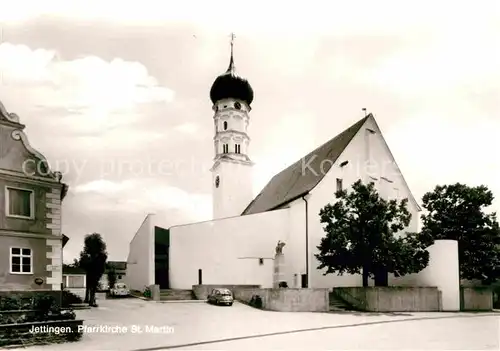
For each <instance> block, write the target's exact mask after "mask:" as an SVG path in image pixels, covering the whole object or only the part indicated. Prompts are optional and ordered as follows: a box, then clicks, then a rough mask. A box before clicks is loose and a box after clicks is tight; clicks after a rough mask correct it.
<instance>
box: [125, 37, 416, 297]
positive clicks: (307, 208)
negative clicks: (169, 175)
mask: <svg viewBox="0 0 500 351" xmlns="http://www.w3.org/2000/svg"><path fill="white" fill-rule="evenodd" d="M210 99H211V101H212V103H213V121H214V139H213V140H214V145H213V147H214V164H213V167H212V169H211V172H212V175H213V182H212V192H213V220H211V221H206V222H200V223H189V224H185V225H179V226H174V227H170V228H164V227H162V225H161V223H162V221H161V220H160V219H158V218H156V215H154V214H150V215H148V216H147V217H146V218H145V220H144V222H143V223H142V225H141V226H140V228H139V230H138V231H137V233H136V235H135V237H134V238H133V239H132V241H131V242H130V251H129V257H128V260H127V276H126V279H127V283H128V284H129V285H130V288H131V289H137V290H142V289H143V288H144V286H149V285H153V284H158V285H160V288H161V289H191V288H192V286H193V285H196V284H201V283H203V284H221V285H222V284H224V285H226V284H227V285H239V284H253V285H261V286H262V287H263V288H270V287H272V285H273V258H274V253H275V248H276V244H277V243H278V241H281V242H283V243H285V246H284V247H283V249H282V252H283V256H284V271H285V274H284V279H285V280H286V282H287V284H288V286H289V287H291V288H301V287H302V288H306V287H309V288H331V287H334V286H351V287H352V286H362V277H361V275H344V276H337V275H328V276H324V275H323V271H320V270H318V269H317V267H318V265H319V262H318V261H317V260H316V258H315V254H316V253H317V246H318V245H319V243H320V240H321V238H322V237H324V235H325V233H324V231H323V228H322V225H321V223H320V218H319V212H320V209H321V208H323V207H324V206H325V205H326V204H328V203H331V202H332V201H335V196H334V194H335V192H336V191H337V190H339V189H342V188H349V187H351V185H352V184H353V183H354V182H356V181H357V180H359V179H361V180H362V181H364V182H366V183H369V182H373V183H375V185H376V187H377V189H378V191H379V193H380V194H381V196H382V197H384V198H386V199H403V198H407V199H408V200H409V201H408V209H409V211H410V212H411V214H412V221H411V223H410V226H409V228H408V231H417V230H418V217H419V211H420V207H419V205H418V204H417V201H416V200H415V198H414V197H413V195H412V193H411V191H410V189H409V187H408V185H407V183H406V181H405V179H404V177H403V175H402V174H401V172H400V171H399V168H398V166H397V164H396V162H395V160H394V158H393V156H392V153H391V151H390V149H389V147H388V145H387V143H386V142H385V140H384V137H383V135H382V132H381V130H380V128H379V126H378V125H377V122H376V120H375V118H374V116H373V115H372V114H368V115H366V116H365V117H364V118H362V119H361V120H359V121H356V122H355V123H353V124H352V125H351V126H350V127H349V128H347V129H346V130H344V131H342V132H341V133H340V134H338V135H337V136H335V137H334V138H333V139H331V140H329V141H327V142H326V143H324V144H323V145H321V146H319V147H318V148H316V149H315V150H313V151H311V152H310V153H309V154H307V155H305V156H304V157H302V158H300V159H299V160H297V162H295V163H294V164H292V165H291V166H289V167H288V168H286V169H284V170H283V171H281V172H280V173H278V174H276V175H275V176H274V177H273V178H272V179H271V180H270V181H269V183H268V184H267V185H266V186H265V187H264V188H263V189H262V191H261V192H260V193H259V194H258V195H257V196H254V194H253V193H252V179H253V174H252V168H253V162H252V159H251V155H250V154H249V151H248V150H249V144H250V140H251V138H250V136H249V135H248V127H249V124H250V123H251V119H250V114H251V110H252V108H251V105H252V103H253V100H254V92H253V90H252V87H251V86H250V83H249V82H248V81H247V80H246V79H244V78H242V77H240V76H239V75H237V74H236V71H235V65H234V58H233V45H232V44H231V56H230V61H229V67H228V69H227V71H226V72H225V73H223V74H222V75H220V76H218V77H217V78H216V79H215V82H214V83H213V85H212V88H211V90H210ZM390 279H391V278H390ZM372 283H373V282H372Z"/></svg>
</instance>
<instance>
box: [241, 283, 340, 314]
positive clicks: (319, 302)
mask: <svg viewBox="0 0 500 351" xmlns="http://www.w3.org/2000/svg"><path fill="white" fill-rule="evenodd" d="M233 293H234V297H235V299H236V300H239V301H241V302H244V303H249V302H250V300H251V299H252V297H253V296H255V295H258V296H260V298H261V299H262V308H263V309H264V310H269V311H279V312H328V311H329V309H330V299H329V296H328V289H290V288H282V289H259V288H243V289H235V290H233Z"/></svg>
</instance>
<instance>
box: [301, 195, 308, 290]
mask: <svg viewBox="0 0 500 351" xmlns="http://www.w3.org/2000/svg"><path fill="white" fill-rule="evenodd" d="M308 195H309V194H308ZM306 197H307V195H304V196H302V200H304V202H305V204H306V207H305V209H306V211H305V214H306V288H309V203H308V202H307V199H306Z"/></svg>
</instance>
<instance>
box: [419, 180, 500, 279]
mask: <svg viewBox="0 0 500 351" xmlns="http://www.w3.org/2000/svg"><path fill="white" fill-rule="evenodd" d="M493 199H494V197H493V193H492V192H491V191H490V190H489V189H488V188H487V187H486V186H484V185H481V186H477V187H469V186H467V185H464V184H460V183H456V184H453V185H438V186H436V188H435V189H434V190H433V191H432V192H428V193H426V194H425V195H424V197H423V198H422V202H423V207H424V209H425V210H426V211H427V212H428V213H427V214H424V215H422V222H423V228H422V231H423V232H425V233H427V234H428V235H430V236H432V237H433V238H434V240H439V239H450V240H457V241H458V257H459V262H460V278H461V279H468V280H480V281H481V282H482V283H483V284H490V283H492V282H494V281H496V280H497V279H498V278H499V277H500V249H499V247H500V229H499V225H498V221H497V218H496V214H495V213H490V214H486V213H485V212H484V210H485V208H486V207H488V206H490V205H491V204H492V202H493Z"/></svg>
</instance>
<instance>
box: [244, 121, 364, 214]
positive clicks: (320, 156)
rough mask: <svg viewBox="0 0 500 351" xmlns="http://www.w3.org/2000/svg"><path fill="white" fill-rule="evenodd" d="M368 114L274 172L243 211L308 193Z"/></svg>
mask: <svg viewBox="0 0 500 351" xmlns="http://www.w3.org/2000/svg"><path fill="white" fill-rule="evenodd" d="M370 116H371V115H369V116H367V117H365V118H363V119H361V120H359V121H358V122H356V123H355V124H353V125H352V126H350V127H349V128H347V129H346V130H344V131H343V132H342V133H340V134H339V135H337V136H336V137H335V138H333V139H331V140H329V141H328V142H326V143H325V144H323V145H321V146H320V147H318V148H317V149H316V150H314V151H312V152H310V153H309V154H308V155H306V156H304V157H302V158H301V159H300V160H298V161H297V162H295V163H294V164H292V165H291V166H290V167H288V168H286V169H285V170H283V171H281V172H280V173H278V174H277V175H275V176H274V177H273V178H272V179H271V180H270V181H269V183H268V184H267V185H266V186H265V187H264V188H263V189H262V191H261V192H260V193H259V194H258V195H257V197H255V199H254V200H253V201H252V202H251V203H250V204H249V206H248V207H247V208H246V209H245V211H244V212H243V215H247V214H253V213H260V212H265V211H270V210H274V209H277V208H279V207H281V206H283V205H285V204H287V203H289V202H291V201H293V200H295V199H297V198H299V197H301V196H304V195H306V194H308V193H309V192H310V191H311V190H312V189H313V188H314V187H315V186H316V185H317V184H318V183H319V182H320V181H321V180H322V179H323V177H324V176H325V174H326V173H327V172H328V170H329V169H330V168H331V166H332V165H333V163H335V161H337V159H338V157H339V156H340V155H341V154H342V152H343V151H344V149H345V148H346V147H347V145H349V143H350V142H351V140H352V138H353V137H354V136H355V135H356V134H357V132H358V131H359V129H360V128H361V127H362V126H363V124H364V123H365V122H366V120H367V119H368V118H369V117H370ZM325 160H328V162H325Z"/></svg>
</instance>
